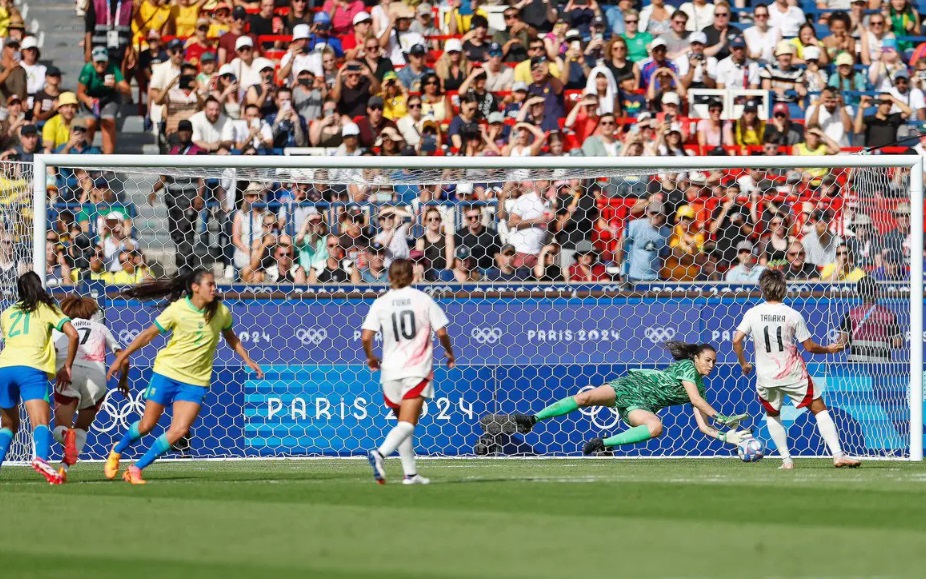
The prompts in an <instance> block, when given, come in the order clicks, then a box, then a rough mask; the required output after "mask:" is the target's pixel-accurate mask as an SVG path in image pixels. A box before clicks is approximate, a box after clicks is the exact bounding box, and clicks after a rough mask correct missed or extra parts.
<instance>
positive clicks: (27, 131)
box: [0, 124, 41, 163]
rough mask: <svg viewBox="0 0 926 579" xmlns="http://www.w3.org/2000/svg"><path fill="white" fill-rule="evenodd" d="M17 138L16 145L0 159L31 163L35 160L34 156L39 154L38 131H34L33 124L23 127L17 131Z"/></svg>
mask: <svg viewBox="0 0 926 579" xmlns="http://www.w3.org/2000/svg"><path fill="white" fill-rule="evenodd" d="M17 137H18V138H17V139H16V144H14V145H13V146H12V147H11V148H9V149H7V150H6V151H5V152H4V153H3V156H2V157H0V158H3V159H5V160H10V161H21V162H23V163H31V162H32V161H33V159H34V158H35V154H36V153H40V152H41V151H40V150H39V131H38V129H36V128H35V125H33V124H27V125H23V126H22V128H20V129H19V134H18V136H17Z"/></svg>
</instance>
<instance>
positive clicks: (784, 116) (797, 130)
mask: <svg viewBox="0 0 926 579" xmlns="http://www.w3.org/2000/svg"><path fill="white" fill-rule="evenodd" d="M803 140H804V125H801V124H799V123H795V122H794V121H792V120H791V109H790V108H788V105H787V104H786V103H776V104H775V106H774V107H772V119H771V122H770V123H767V124H766V126H765V142H766V143H775V144H777V145H778V146H793V145H796V144H798V143H800V142H801V141H803Z"/></svg>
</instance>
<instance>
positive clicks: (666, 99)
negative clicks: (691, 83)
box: [662, 91, 682, 105]
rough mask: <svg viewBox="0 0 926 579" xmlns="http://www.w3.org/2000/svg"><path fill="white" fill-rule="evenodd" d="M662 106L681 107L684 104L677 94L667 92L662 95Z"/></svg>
mask: <svg viewBox="0 0 926 579" xmlns="http://www.w3.org/2000/svg"><path fill="white" fill-rule="evenodd" d="M662 104H664V105H680V104H682V101H681V99H680V98H679V97H678V93H677V92H672V91H670V92H667V93H665V94H664V95H662Z"/></svg>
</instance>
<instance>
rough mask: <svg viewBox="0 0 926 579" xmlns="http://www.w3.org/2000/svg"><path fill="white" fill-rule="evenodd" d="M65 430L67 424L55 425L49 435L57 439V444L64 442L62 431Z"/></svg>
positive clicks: (66, 429)
mask: <svg viewBox="0 0 926 579" xmlns="http://www.w3.org/2000/svg"><path fill="white" fill-rule="evenodd" d="M67 431H68V427H67V426H56V427H55V429H54V430H52V431H51V435H52V436H53V437H54V439H55V440H57V441H58V444H64V433H65V432H67Z"/></svg>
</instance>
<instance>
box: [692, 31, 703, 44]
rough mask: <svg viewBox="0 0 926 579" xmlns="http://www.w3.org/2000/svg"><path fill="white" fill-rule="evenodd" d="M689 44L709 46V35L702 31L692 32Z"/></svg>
mask: <svg viewBox="0 0 926 579" xmlns="http://www.w3.org/2000/svg"><path fill="white" fill-rule="evenodd" d="M688 42H689V43H690V44H694V43H695V42H697V43H698V44H707V34H704V33H703V32H701V31H700V30H699V31H697V32H692V33H691V36H689V37H688Z"/></svg>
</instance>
